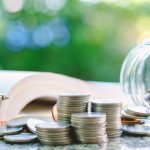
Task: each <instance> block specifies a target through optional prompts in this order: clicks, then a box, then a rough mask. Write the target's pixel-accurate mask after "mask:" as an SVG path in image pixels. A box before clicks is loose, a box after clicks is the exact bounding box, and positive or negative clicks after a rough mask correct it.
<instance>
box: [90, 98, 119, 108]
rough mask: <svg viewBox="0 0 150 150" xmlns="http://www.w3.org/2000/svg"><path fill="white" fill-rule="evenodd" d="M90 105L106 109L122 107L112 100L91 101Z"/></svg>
mask: <svg viewBox="0 0 150 150" xmlns="http://www.w3.org/2000/svg"><path fill="white" fill-rule="evenodd" d="M91 104H92V105H93V106H103V107H105V106H106V107H107V108H108V106H110V107H111V108H112V107H117V106H122V102H121V101H118V100H114V99H95V100H92V101H91Z"/></svg>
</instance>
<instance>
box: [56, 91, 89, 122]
mask: <svg viewBox="0 0 150 150" xmlns="http://www.w3.org/2000/svg"><path fill="white" fill-rule="evenodd" d="M88 101H89V95H88V94H80V93H65V94H60V95H59V96H58V99H57V114H58V121H63V122H67V123H70V122H71V114H73V113H77V112H86V111H87V107H88Z"/></svg>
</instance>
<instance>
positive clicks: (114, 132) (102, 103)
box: [91, 99, 122, 137]
mask: <svg viewBox="0 0 150 150" xmlns="http://www.w3.org/2000/svg"><path fill="white" fill-rule="evenodd" d="M91 106H92V112H104V113H106V120H107V125H106V127H107V129H106V131H107V135H108V137H119V136H121V134H122V131H121V107H122V103H121V102H117V101H113V100H111V99H106V100H103V99H99V100H94V101H92V102H91Z"/></svg>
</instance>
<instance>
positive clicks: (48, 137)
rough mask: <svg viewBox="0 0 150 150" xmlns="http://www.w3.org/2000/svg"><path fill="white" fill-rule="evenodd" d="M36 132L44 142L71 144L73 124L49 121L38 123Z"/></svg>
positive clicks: (48, 143) (49, 143)
mask: <svg viewBox="0 0 150 150" xmlns="http://www.w3.org/2000/svg"><path fill="white" fill-rule="evenodd" d="M35 127H36V134H37V135H38V139H39V141H40V142H41V143H42V144H47V145H67V144H71V143H72V140H71V136H70V133H71V132H70V131H71V126H70V124H68V123H63V122H47V123H42V124H38V125H36V126H35Z"/></svg>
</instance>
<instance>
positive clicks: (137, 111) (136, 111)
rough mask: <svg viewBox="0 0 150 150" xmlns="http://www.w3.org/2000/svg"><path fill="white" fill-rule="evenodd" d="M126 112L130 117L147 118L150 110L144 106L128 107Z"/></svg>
mask: <svg viewBox="0 0 150 150" xmlns="http://www.w3.org/2000/svg"><path fill="white" fill-rule="evenodd" d="M127 112H128V113H129V114H131V115H137V116H143V117H148V116H150V109H148V108H147V107H144V106H129V107H127Z"/></svg>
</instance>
